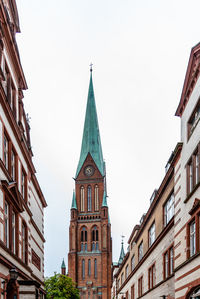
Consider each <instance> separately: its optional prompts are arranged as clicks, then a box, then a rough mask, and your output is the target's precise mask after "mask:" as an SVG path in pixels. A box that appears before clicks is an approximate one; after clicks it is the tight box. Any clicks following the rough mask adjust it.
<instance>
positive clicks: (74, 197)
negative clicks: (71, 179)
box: [71, 190, 77, 210]
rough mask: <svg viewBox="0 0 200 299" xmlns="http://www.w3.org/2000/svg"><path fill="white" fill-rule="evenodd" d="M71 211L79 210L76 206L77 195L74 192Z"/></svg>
mask: <svg viewBox="0 0 200 299" xmlns="http://www.w3.org/2000/svg"><path fill="white" fill-rule="evenodd" d="M71 209H76V210H77V204H76V195H75V191H74V190H73V196H72V206H71Z"/></svg>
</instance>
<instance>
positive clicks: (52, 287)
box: [45, 273, 80, 299]
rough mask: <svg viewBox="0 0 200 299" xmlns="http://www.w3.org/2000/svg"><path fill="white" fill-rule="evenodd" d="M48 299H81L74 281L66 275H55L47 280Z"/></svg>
mask: <svg viewBox="0 0 200 299" xmlns="http://www.w3.org/2000/svg"><path fill="white" fill-rule="evenodd" d="M45 290H46V293H47V295H46V298H47V299H61V298H62V299H80V296H79V291H78V289H77V288H76V286H75V283H74V282H73V281H72V279H71V278H70V277H68V276H66V275H61V274H56V273H55V274H54V276H51V277H49V278H46V279H45Z"/></svg>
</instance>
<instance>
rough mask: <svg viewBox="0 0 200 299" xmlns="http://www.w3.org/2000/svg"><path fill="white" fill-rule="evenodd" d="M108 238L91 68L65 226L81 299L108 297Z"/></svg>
mask: <svg viewBox="0 0 200 299" xmlns="http://www.w3.org/2000/svg"><path fill="white" fill-rule="evenodd" d="M111 263H112V241H111V224H110V219H109V212H108V205H107V193H106V171H105V163H104V160H103V154H102V147H101V139H100V132H99V126H98V119H97V112H96V105H95V98H94V91H93V82H92V70H91V77H90V85H89V92H88V101H87V108H86V115H85V124H84V131H83V139H82V147H81V154H80V159H79V163H78V167H77V171H76V175H75V191H74V192H73V198H72V206H71V220H70V228H69V254H68V274H69V277H71V278H72V279H73V280H74V281H75V282H76V283H77V287H78V289H79V291H80V296H81V298H82V299H89V298H95V299H100V298H102V299H110V290H111Z"/></svg>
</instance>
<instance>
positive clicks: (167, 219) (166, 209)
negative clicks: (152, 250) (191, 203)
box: [163, 191, 175, 227]
mask: <svg viewBox="0 0 200 299" xmlns="http://www.w3.org/2000/svg"><path fill="white" fill-rule="evenodd" d="M171 199H172V204H170V203H169V202H170V201H171ZM174 202H175V196H174V191H172V192H171V193H170V195H169V196H168V198H167V200H166V201H165V202H164V204H163V225H164V227H166V226H167V225H168V223H169V222H170V221H171V220H172V219H173V217H174ZM168 205H169V206H168ZM170 213H171V215H170V216H169V214H170Z"/></svg>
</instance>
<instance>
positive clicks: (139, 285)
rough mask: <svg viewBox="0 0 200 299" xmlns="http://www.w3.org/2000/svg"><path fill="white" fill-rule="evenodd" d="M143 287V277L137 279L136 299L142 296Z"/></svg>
mask: <svg viewBox="0 0 200 299" xmlns="http://www.w3.org/2000/svg"><path fill="white" fill-rule="evenodd" d="M143 285H144V281H143V275H142V276H141V277H140V278H138V297H141V296H142V295H143Z"/></svg>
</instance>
